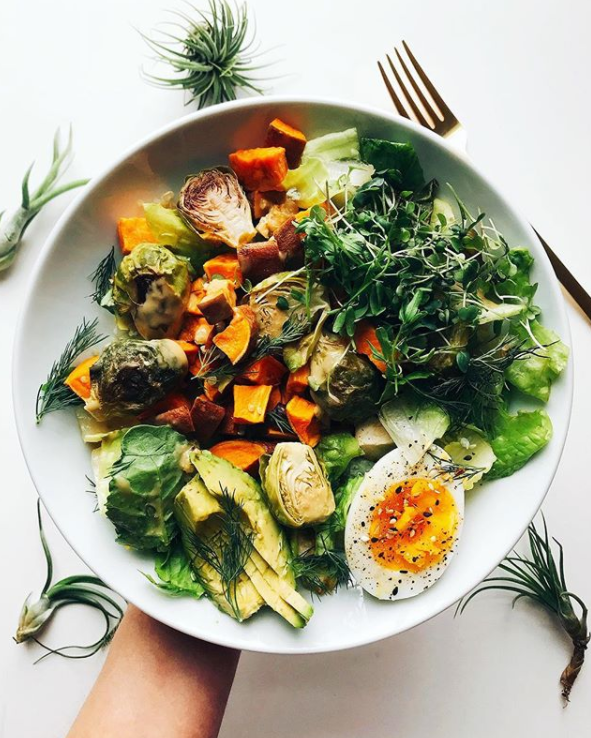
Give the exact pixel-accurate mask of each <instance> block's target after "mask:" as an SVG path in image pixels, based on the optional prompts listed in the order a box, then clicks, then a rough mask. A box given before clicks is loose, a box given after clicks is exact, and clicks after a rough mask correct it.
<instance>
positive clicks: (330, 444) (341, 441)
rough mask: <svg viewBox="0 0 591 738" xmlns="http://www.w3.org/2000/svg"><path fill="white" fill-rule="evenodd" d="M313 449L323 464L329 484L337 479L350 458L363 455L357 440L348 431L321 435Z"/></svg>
mask: <svg viewBox="0 0 591 738" xmlns="http://www.w3.org/2000/svg"><path fill="white" fill-rule="evenodd" d="M315 451H316V455H317V456H318V458H319V459H320V461H322V463H323V464H324V468H325V469H326V474H327V476H328V480H329V482H330V483H331V484H335V483H336V482H338V481H339V479H340V478H341V476H342V474H343V472H344V471H345V469H346V468H347V467H348V466H349V462H350V461H351V460H352V459H355V458H356V457H357V456H363V451H362V450H361V448H360V447H359V444H358V443H357V440H356V439H355V437H354V436H352V435H351V434H350V433H333V434H332V435H330V436H323V438H322V440H321V441H320V443H319V444H318V445H317V446H316V449H315Z"/></svg>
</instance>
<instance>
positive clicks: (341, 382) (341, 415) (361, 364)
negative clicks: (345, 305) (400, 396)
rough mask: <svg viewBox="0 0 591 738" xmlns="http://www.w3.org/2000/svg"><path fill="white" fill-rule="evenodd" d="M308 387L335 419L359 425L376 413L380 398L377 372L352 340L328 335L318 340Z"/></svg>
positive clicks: (316, 399)
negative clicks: (352, 343) (352, 344)
mask: <svg viewBox="0 0 591 738" xmlns="http://www.w3.org/2000/svg"><path fill="white" fill-rule="evenodd" d="M308 384H309V385H310V388H311V389H312V396H313V398H314V400H315V401H316V402H317V403H318V404H319V405H320V407H321V408H322V409H323V410H324V411H325V412H326V413H327V415H328V416H329V417H330V418H333V419H334V420H349V421H351V422H356V421H360V420H365V418H368V417H369V416H370V415H373V414H374V413H375V409H376V404H377V402H378V399H379V396H380V378H379V376H378V374H377V372H376V371H375V369H374V368H373V367H372V365H371V364H370V363H369V362H368V361H366V359H364V358H362V357H361V356H358V355H357V354H356V353H355V352H354V351H353V350H352V348H351V346H350V342H349V341H348V340H346V339H344V338H341V337H340V336H337V335H336V334H334V333H327V332H324V333H323V334H322V335H321V336H320V338H319V339H318V343H317V344H316V347H315V349H314V353H313V354H312V358H311V360H310V376H309V377H308Z"/></svg>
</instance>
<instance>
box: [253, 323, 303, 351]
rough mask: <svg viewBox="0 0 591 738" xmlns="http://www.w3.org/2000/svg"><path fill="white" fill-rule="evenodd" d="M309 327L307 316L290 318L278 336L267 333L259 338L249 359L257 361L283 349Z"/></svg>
mask: <svg viewBox="0 0 591 738" xmlns="http://www.w3.org/2000/svg"><path fill="white" fill-rule="evenodd" d="M308 329H309V326H308V323H307V320H306V318H305V316H302V317H301V318H296V317H295V316H292V317H290V318H288V319H287V320H286V321H285V323H284V324H283V327H282V328H281V333H280V334H279V335H278V336H276V337H274V338H271V337H270V336H267V335H265V336H262V338H260V339H259V340H258V342H257V345H256V346H255V347H254V350H253V352H252V353H251V354H250V356H249V357H248V360H249V361H256V360H257V359H262V358H263V356H268V355H269V354H276V353H278V352H280V351H282V350H283V347H284V346H285V345H286V344H288V343H292V342H293V341H297V340H298V339H299V338H301V337H302V336H304V335H305V334H306V333H307V331H308Z"/></svg>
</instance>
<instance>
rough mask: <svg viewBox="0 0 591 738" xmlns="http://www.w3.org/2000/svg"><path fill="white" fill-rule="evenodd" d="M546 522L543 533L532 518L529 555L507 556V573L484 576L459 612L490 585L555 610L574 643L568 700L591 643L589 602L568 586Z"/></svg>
mask: <svg viewBox="0 0 591 738" xmlns="http://www.w3.org/2000/svg"><path fill="white" fill-rule="evenodd" d="M543 523H544V532H543V534H540V533H539V532H538V530H537V528H536V526H535V524H534V523H533V522H532V523H530V525H529V528H528V542H529V549H530V550H529V555H527V554H524V555H521V554H518V553H517V552H515V551H514V552H513V553H512V554H511V555H510V556H507V557H506V558H505V559H504V561H503V562H502V563H501V564H499V569H501V571H502V572H505V575H503V576H493V577H488V578H487V579H485V580H484V582H483V583H482V585H481V586H480V587H478V588H477V589H476V590H475V591H474V592H472V594H471V595H470V596H469V597H467V598H465V599H464V600H462V601H460V603H459V605H458V608H457V610H456V614H457V613H460V614H461V613H463V612H464V610H465V609H466V606H467V605H468V603H469V602H470V601H471V600H472V599H473V598H474V597H476V595H478V594H480V593H481V592H485V591H486V590H491V589H498V590H502V591H505V592H513V593H515V597H514V599H513V605H515V603H516V602H517V601H518V600H520V599H522V598H527V599H529V600H531V601H532V602H536V603H537V604H538V605H540V606H541V607H543V608H544V609H545V610H547V611H548V612H550V613H551V614H553V615H554V616H555V617H556V619H557V620H558V623H559V624H560V626H561V627H562V629H563V630H564V631H565V633H566V634H567V635H568V637H569V638H570V639H571V641H572V644H573V652H572V656H571V659H570V661H569V663H568V665H567V666H566V668H565V669H564V671H563V672H562V674H561V675H560V684H561V686H562V697H563V699H564V700H565V703H567V702H568V701H569V698H570V693H571V690H572V687H573V684H574V683H575V681H576V679H577V677H578V675H579V672H580V671H581V669H582V667H583V663H584V661H585V651H586V649H587V645H588V643H589V630H588V627H587V606H586V605H585V603H584V602H583V600H582V599H581V598H580V597H578V596H577V595H576V594H574V593H573V592H571V591H570V590H569V589H568V587H567V584H566V579H565V575H564V551H563V548H562V545H561V544H560V543H559V542H558V541H557V540H556V538H552V541H554V543H555V544H556V547H557V549H558V561H557V560H556V559H555V557H554V553H553V551H552V543H551V541H550V538H549V536H548V528H547V525H546V520H545V519H543ZM576 605H578V606H579V608H580V615H577V613H576V612H575V606H576Z"/></svg>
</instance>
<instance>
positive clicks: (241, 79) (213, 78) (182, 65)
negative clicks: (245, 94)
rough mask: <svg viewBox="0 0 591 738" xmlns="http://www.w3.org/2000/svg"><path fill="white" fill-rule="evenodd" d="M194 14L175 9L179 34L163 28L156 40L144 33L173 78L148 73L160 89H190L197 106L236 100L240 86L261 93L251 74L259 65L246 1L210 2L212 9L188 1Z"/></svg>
mask: <svg viewBox="0 0 591 738" xmlns="http://www.w3.org/2000/svg"><path fill="white" fill-rule="evenodd" d="M189 10H190V11H192V12H193V13H194V14H195V17H190V16H189V15H187V14H186V13H184V12H181V11H175V12H174V13H173V15H175V16H176V17H177V18H178V22H177V23H171V24H168V26H169V27H170V26H172V28H173V29H174V28H176V29H178V30H177V31H176V32H169V31H165V30H162V31H160V32H159V37H158V39H154V38H148V37H146V36H144V39H145V40H146V41H147V43H148V45H149V46H150V48H151V49H152V51H154V52H155V53H156V55H157V57H158V58H159V59H160V60H161V61H163V62H165V63H167V64H169V65H170V66H171V67H172V69H173V72H174V75H175V76H174V77H160V76H156V75H146V76H147V78H148V79H149V80H150V81H152V82H154V83H155V84H156V85H158V86H160V87H168V88H180V89H183V90H187V91H188V92H189V93H190V95H191V97H190V99H189V102H193V101H196V102H197V103H198V105H199V108H204V107H206V106H207V105H216V104H218V103H222V102H226V101H228V100H235V99H236V92H237V90H248V91H250V92H255V93H258V94H261V93H262V90H261V88H260V87H258V86H257V85H256V83H255V81H254V80H253V78H252V75H253V73H254V72H256V71H257V70H258V69H259V68H260V64H258V63H257V62H256V58H257V57H258V56H259V54H256V53H253V43H254V38H253V37H251V38H249V34H248V24H249V18H248V8H247V5H246V3H244V4H243V5H237V6H235V7H232V6H231V5H230V4H229V3H228V2H226V0H209V10H207V11H201V10H198V9H197V8H195V7H194V6H193V5H190V4H189Z"/></svg>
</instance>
